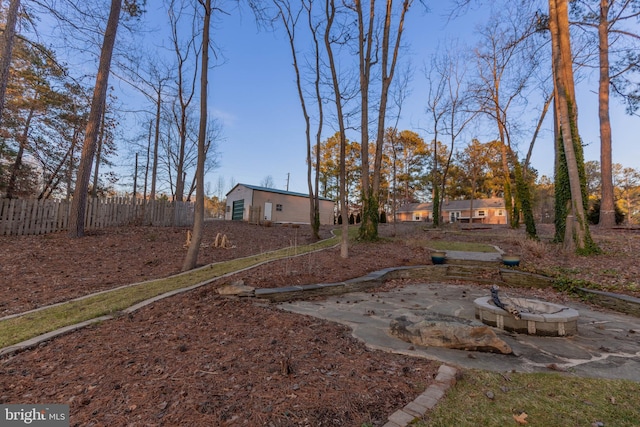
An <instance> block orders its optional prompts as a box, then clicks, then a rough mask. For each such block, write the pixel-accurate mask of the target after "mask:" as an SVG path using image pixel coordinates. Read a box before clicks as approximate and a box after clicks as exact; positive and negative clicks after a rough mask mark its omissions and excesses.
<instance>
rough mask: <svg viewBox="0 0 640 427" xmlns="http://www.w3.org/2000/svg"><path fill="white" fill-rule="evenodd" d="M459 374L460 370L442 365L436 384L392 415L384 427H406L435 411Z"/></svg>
mask: <svg viewBox="0 0 640 427" xmlns="http://www.w3.org/2000/svg"><path fill="white" fill-rule="evenodd" d="M457 373H458V370H457V369H456V368H454V367H452V366H448V365H440V368H438V374H437V375H436V378H435V382H434V383H433V384H431V385H430V386H429V387H427V389H426V390H425V391H424V392H422V394H420V396H418V397H416V398H415V399H414V400H413V401H412V402H409V403H407V404H406V405H405V406H404V407H403V408H402V409H398V410H397V411H396V412H394V413H393V414H391V415H390V416H389V418H388V421H387V423H386V424H385V425H384V426H383V427H406V426H408V425H409V424H411V423H412V422H413V421H414V420H415V419H416V418H421V417H422V416H423V415H424V414H426V413H427V411H429V410H431V409H433V408H434V407H435V406H436V404H437V403H438V401H439V400H440V399H442V398H443V397H444V395H445V394H446V393H447V391H448V390H449V389H450V388H451V387H452V386H454V385H455V383H456V374H457Z"/></svg>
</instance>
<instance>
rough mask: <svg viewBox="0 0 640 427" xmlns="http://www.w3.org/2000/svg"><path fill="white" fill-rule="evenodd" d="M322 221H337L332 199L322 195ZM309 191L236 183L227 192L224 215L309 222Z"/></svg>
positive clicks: (293, 222)
mask: <svg viewBox="0 0 640 427" xmlns="http://www.w3.org/2000/svg"><path fill="white" fill-rule="evenodd" d="M319 200H320V224H322V225H330V224H333V223H334V220H333V219H334V206H335V203H334V201H333V200H331V199H327V198H325V197H320V199H319ZM309 210H310V204H309V195H308V194H303V193H294V192H292V191H284V190H278V189H275V188H267V187H258V186H255V185H248V184H237V185H236V186H235V187H233V188H232V189H231V191H229V192H228V193H227V204H226V210H225V219H227V220H238V221H248V222H252V223H263V222H266V221H270V222H273V223H292V224H309V221H310V219H309Z"/></svg>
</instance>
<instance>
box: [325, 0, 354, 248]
mask: <svg viewBox="0 0 640 427" xmlns="http://www.w3.org/2000/svg"><path fill="white" fill-rule="evenodd" d="M325 13H326V18H327V24H326V29H325V33H324V45H325V48H326V49H327V56H328V58H329V68H330V69H331V82H332V85H333V95H334V100H335V104H336V114H337V116H338V127H339V129H340V177H339V180H340V185H339V187H340V190H339V193H340V195H339V197H340V215H341V217H342V226H341V230H342V236H341V239H340V257H341V258H348V257H349V218H348V216H349V210H348V208H347V184H346V182H347V171H346V153H347V137H346V134H345V132H346V129H345V123H344V113H343V112H342V95H341V90H340V84H339V81H338V70H337V68H336V63H335V59H334V57H333V47H332V46H331V40H330V38H331V28H332V26H333V21H334V19H335V16H336V6H335V0H325Z"/></svg>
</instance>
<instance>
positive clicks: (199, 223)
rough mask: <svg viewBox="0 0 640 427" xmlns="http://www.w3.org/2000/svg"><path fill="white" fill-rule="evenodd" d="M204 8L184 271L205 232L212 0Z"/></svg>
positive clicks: (192, 261)
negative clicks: (191, 206) (193, 185)
mask: <svg viewBox="0 0 640 427" xmlns="http://www.w3.org/2000/svg"><path fill="white" fill-rule="evenodd" d="M198 2H199V3H200V4H201V5H202V6H203V8H204V25H203V29H202V65H201V67H200V68H201V69H200V123H199V129H198V164H197V167H196V204H195V212H194V218H193V233H192V236H191V244H190V245H189V249H188V250H187V256H186V257H185V260H184V263H183V264H182V271H187V270H191V269H193V268H195V266H196V263H197V261H198V252H199V251H200V244H201V243H202V234H203V232H204V167H205V166H204V165H205V157H206V155H207V153H206V144H207V143H206V139H207V87H208V82H207V78H208V74H209V27H210V23H211V0H198Z"/></svg>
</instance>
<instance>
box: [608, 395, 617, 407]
mask: <svg viewBox="0 0 640 427" xmlns="http://www.w3.org/2000/svg"><path fill="white" fill-rule="evenodd" d="M609 402H611V404H612V405H615V404H616V398H615V397H613V396H611V397H610V398H609Z"/></svg>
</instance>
